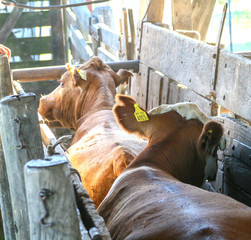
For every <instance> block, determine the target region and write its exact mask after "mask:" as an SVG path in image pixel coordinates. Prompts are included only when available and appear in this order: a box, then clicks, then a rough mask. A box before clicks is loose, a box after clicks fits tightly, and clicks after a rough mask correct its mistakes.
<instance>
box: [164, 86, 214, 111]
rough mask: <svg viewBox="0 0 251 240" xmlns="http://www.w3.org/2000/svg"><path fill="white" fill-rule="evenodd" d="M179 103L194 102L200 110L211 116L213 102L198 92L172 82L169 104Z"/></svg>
mask: <svg viewBox="0 0 251 240" xmlns="http://www.w3.org/2000/svg"><path fill="white" fill-rule="evenodd" d="M179 102H194V103H196V104H197V105H198V107H199V108H200V110H201V111H202V112H203V113H205V114H206V115H208V116H211V106H212V101H210V100H208V99H206V98H204V97H202V96H200V95H198V94H197V93H196V92H193V91H192V90H190V89H188V88H186V87H184V86H182V85H179V84H177V83H176V82H171V83H170V86H169V96H168V103H169V104H175V103H179Z"/></svg>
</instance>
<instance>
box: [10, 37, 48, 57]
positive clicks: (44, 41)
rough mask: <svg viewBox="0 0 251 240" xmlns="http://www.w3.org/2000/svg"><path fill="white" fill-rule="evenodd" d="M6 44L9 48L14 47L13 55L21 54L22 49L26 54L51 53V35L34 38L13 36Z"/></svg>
mask: <svg viewBox="0 0 251 240" xmlns="http://www.w3.org/2000/svg"><path fill="white" fill-rule="evenodd" d="M6 45H7V46H8V47H9V48H10V49H15V52H13V54H12V55H13V56H23V55H24V54H23V51H24V49H25V53H26V54H27V55H36V54H38V55H39V54H43V53H51V52H52V49H51V48H52V46H51V37H35V38H32V37H31V38H21V39H20V38H15V39H8V41H7V43H6Z"/></svg>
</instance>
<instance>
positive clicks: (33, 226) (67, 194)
mask: <svg viewBox="0 0 251 240" xmlns="http://www.w3.org/2000/svg"><path fill="white" fill-rule="evenodd" d="M24 172H25V187H26V196H27V204H28V211H29V220H30V239H31V240H37V239H41V240H47V239H55V240H56V239H69V240H78V239H79V240H80V239H81V236H80V230H79V223H78V217H77V211H76V202H75V198H74V192H73V186H72V183H71V181H70V178H69V177H70V171H69V167H68V161H67V159H66V157H65V156H63V155H53V156H50V157H47V158H46V159H45V160H40V159H37V160H32V161H30V162H28V163H27V164H26V165H25V170H24ZM43 189H46V190H49V192H50V193H51V196H48V197H46V199H45V200H44V204H43V201H42V199H41V196H40V194H41V192H43ZM45 207H46V208H47V213H48V216H45V213H46V209H45ZM43 217H44V221H43V222H41V218H43ZM43 223H44V224H52V226H48V227H46V225H44V224H43Z"/></svg>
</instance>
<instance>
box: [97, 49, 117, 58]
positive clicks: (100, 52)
mask: <svg viewBox="0 0 251 240" xmlns="http://www.w3.org/2000/svg"><path fill="white" fill-rule="evenodd" d="M98 56H99V57H100V58H102V60H103V61H105V62H119V58H117V57H115V56H114V55H112V54H111V53H110V52H108V51H107V50H106V49H105V48H102V47H99V48H98Z"/></svg>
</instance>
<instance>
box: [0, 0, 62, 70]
mask: <svg viewBox="0 0 251 240" xmlns="http://www.w3.org/2000/svg"><path fill="white" fill-rule="evenodd" d="M27 2H28V1H27V0H23V1H21V2H20V3H24V4H26V3H27ZM29 3H30V5H32V6H46V4H48V1H45V0H34V1H31V2H29ZM60 3H61V0H52V1H50V2H49V4H51V5H56V4H60ZM7 9H9V8H7ZM45 28H46V29H47V31H46V33H44V31H45V30H44V29H45ZM64 42H65V41H64V33H63V15H62V10H41V11H38V10H36V11H34V10H30V11H27V10H23V9H21V8H13V10H11V11H10V10H8V11H7V12H5V13H4V12H3V11H2V12H1V13H0V43H1V44H5V45H6V46H7V47H9V48H10V49H11V50H12V62H11V68H12V69H15V68H24V67H26V68H27V67H41V66H51V65H58V64H64V63H65V61H66V59H65V44H64ZM43 54H47V55H48V54H49V55H51V57H50V58H49V56H48V57H47V59H45V60H43V61H42V60H41V56H42V55H43Z"/></svg>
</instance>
